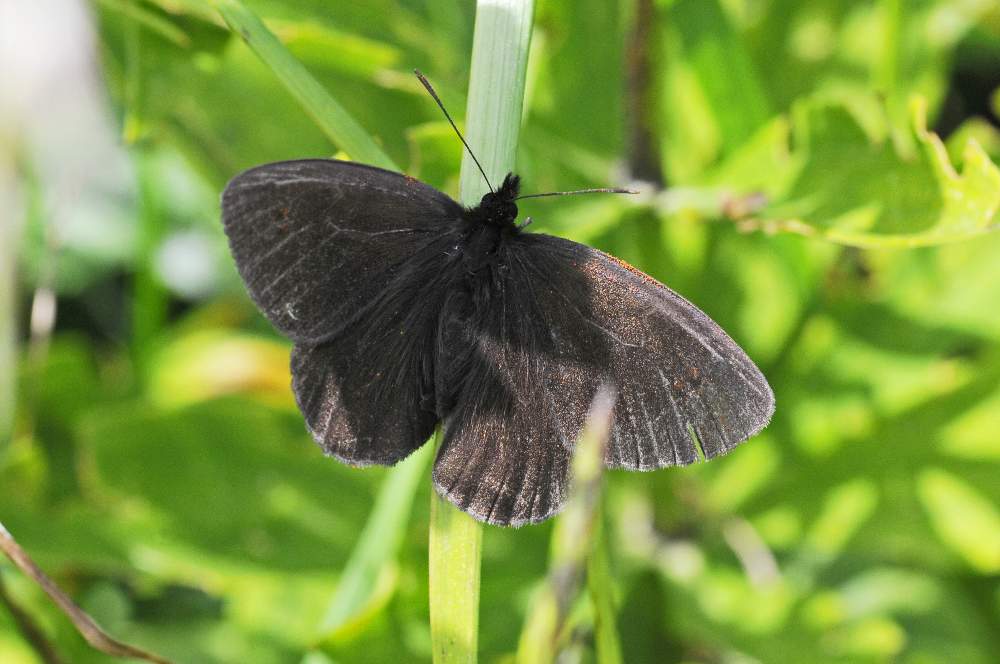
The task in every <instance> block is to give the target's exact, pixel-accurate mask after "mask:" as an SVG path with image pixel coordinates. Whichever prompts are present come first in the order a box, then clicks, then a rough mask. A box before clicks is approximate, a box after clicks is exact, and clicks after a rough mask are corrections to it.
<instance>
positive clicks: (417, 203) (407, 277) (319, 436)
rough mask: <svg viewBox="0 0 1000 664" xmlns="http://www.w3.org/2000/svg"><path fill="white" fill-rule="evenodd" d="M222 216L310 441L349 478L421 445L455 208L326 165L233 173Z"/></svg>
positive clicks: (361, 171) (441, 199) (431, 193)
mask: <svg viewBox="0 0 1000 664" xmlns="http://www.w3.org/2000/svg"><path fill="white" fill-rule="evenodd" d="M222 207H223V221H224V224H225V229H226V233H227V235H228V236H229V240H230V245H231V248H232V252H233V256H234V257H235V259H236V265H237V268H238V269H239V272H240V275H241V276H242V277H243V280H244V281H245V282H246V285H247V289H248V290H249V291H250V294H251V296H252V297H253V299H254V301H255V302H256V303H257V304H258V306H259V307H260V308H261V310H262V311H263V312H264V313H265V315H267V317H268V318H269V319H270V320H271V322H272V323H273V324H274V325H275V326H276V327H277V328H278V329H279V330H280V331H281V332H283V333H284V334H286V335H287V336H289V337H290V338H291V339H292V340H293V341H295V348H294V350H293V351H292V375H293V383H292V387H293V391H294V393H295V398H296V401H297V402H298V405H299V408H300V410H301V411H302V413H303V416H304V417H305V420H306V424H307V427H308V429H309V431H310V433H311V434H312V435H313V437H314V438H315V439H316V441H317V442H319V443H320V444H321V445H322V447H323V448H324V449H325V450H326V451H327V452H328V453H330V454H332V455H334V456H336V457H337V458H338V459H340V460H342V461H346V462H348V463H353V464H358V465H363V464H371V463H379V464H392V463H395V462H396V461H398V460H400V459H402V458H403V457H405V456H406V455H408V454H409V453H410V452H412V451H413V450H415V449H416V448H417V447H419V446H420V445H422V444H423V443H424V442H425V441H426V440H427V438H428V437H429V435H430V434H431V432H432V431H433V428H434V424H435V423H436V421H437V416H436V414H435V408H434V406H435V402H434V387H433V382H434V381H433V356H434V340H435V334H436V330H437V321H438V309H439V308H440V303H439V300H440V298H441V297H442V288H441V283H440V281H441V279H442V278H443V275H442V272H441V269H440V268H441V265H440V263H441V261H440V259H439V257H441V256H444V255H446V252H447V251H448V250H450V249H451V248H452V245H453V243H454V238H453V237H452V235H451V228H452V226H451V224H450V223H449V222H452V221H457V220H458V218H459V217H460V215H461V213H462V209H461V207H460V206H458V204H457V203H454V202H453V201H452V200H451V199H450V198H448V197H447V196H445V195H444V194H442V193H440V192H438V191H437V190H435V189H433V188H431V187H428V186H427V185H424V184H421V183H419V182H417V181H416V180H413V179H412V178H406V177H404V176H402V175H399V174H397V173H391V172H388V171H383V170H381V169H376V168H372V167H369V166H362V165H358V164H351V163H347V162H338V161H332V160H306V161H292V162H280V163H276V164H268V165H266V166H262V167H259V168H255V169H252V170H250V171H247V172H245V173H243V174H241V175H239V176H237V177H236V178H234V179H233V181H232V182H231V183H230V184H229V186H227V188H226V191H225V193H224V195H223V201H222Z"/></svg>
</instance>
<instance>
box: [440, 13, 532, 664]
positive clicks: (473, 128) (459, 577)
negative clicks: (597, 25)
mask: <svg viewBox="0 0 1000 664" xmlns="http://www.w3.org/2000/svg"><path fill="white" fill-rule="evenodd" d="M533 15H534V2H533V0H480V1H479V2H478V3H477V5H476V27H475V31H474V34H473V38H472V67H471V70H472V72H471V78H470V80H469V101H468V106H467V108H466V113H465V123H466V138H467V139H468V142H469V146H470V147H471V149H472V150H473V152H475V154H476V156H477V157H478V158H479V162H480V163H481V164H482V165H483V168H484V170H485V171H486V173H487V175H488V176H489V178H490V180H491V181H492V180H495V181H496V182H497V183H498V184H499V182H500V180H502V179H503V176H504V175H505V174H506V173H507V172H508V171H511V170H513V169H514V154H515V151H516V149H517V138H518V133H519V132H520V129H521V109H522V106H523V101H524V80H525V69H526V67H527V64H528V48H529V45H530V42H531V24H532V18H533ZM459 187H460V193H461V200H462V202H463V203H466V204H475V203H478V202H479V199H480V198H481V197H482V195H483V194H484V193H486V191H488V187H487V185H486V183H485V182H484V181H483V177H482V175H481V174H480V173H479V170H478V168H477V167H476V165H475V163H474V162H473V160H472V159H471V158H470V157H469V155H468V154H466V155H465V156H464V157H463V159H462V176H461V180H460V185H459ZM482 537H483V535H482V525H481V524H480V523H479V522H477V521H475V520H474V519H473V518H472V517H470V516H468V515H467V514H465V513H463V512H460V511H459V510H458V509H457V508H456V507H455V506H453V505H452V504H451V503H449V502H448V501H446V500H444V499H443V498H441V497H440V496H438V495H437V492H434V495H433V496H432V497H431V525H430V544H429V550H428V556H429V567H428V574H429V582H430V613H431V648H432V650H433V653H434V662H435V664H459V663H462V664H474V663H475V662H476V659H477V648H478V633H479V574H480V570H479V567H480V556H481V546H482Z"/></svg>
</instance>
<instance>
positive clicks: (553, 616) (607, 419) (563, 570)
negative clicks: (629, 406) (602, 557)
mask: <svg viewBox="0 0 1000 664" xmlns="http://www.w3.org/2000/svg"><path fill="white" fill-rule="evenodd" d="M613 405H614V397H613V395H611V394H610V393H609V392H608V391H606V390H602V391H601V392H599V393H598V395H597V397H595V399H594V404H593V405H592V406H591V409H590V416H589V417H588V419H587V425H586V427H585V428H584V431H583V433H582V434H581V435H580V440H579V441H578V442H577V444H576V450H575V451H574V453H573V465H572V472H573V475H572V479H571V483H570V493H569V498H568V499H567V501H566V509H565V510H564V511H563V514H562V515H561V516H560V517H559V520H558V522H557V523H556V529H555V532H553V534H552V539H553V547H552V562H551V563H550V565H549V578H548V580H547V581H546V583H545V585H544V586H543V588H542V589H541V591H540V593H539V595H538V596H537V597H536V598H535V601H534V604H533V606H532V608H531V611H530V612H529V614H528V618H527V620H526V621H525V624H524V630H523V631H522V632H521V642H520V643H519V644H518V649H517V661H518V664H550V663H551V662H554V661H555V660H556V656H557V655H558V654H559V651H560V647H561V643H562V640H563V639H562V637H563V636H564V632H565V631H566V630H565V626H566V618H567V616H568V615H569V610H570V607H571V606H572V603H573V601H574V600H575V599H576V596H577V593H578V591H579V586H580V580H581V579H582V577H583V575H584V571H585V568H586V566H587V561H588V559H589V558H590V557H591V556H592V555H593V553H592V551H593V549H594V541H595V540H596V534H597V529H598V521H599V510H600V500H601V491H602V488H603V479H604V450H605V447H606V446H607V443H608V433H609V432H610V428H611V409H612V407H613ZM599 562H600V561H599ZM591 571H594V563H593V562H592V563H591ZM598 571H600V570H598ZM602 574H603V576H602V578H601V579H599V580H598V581H600V582H606V581H607V573H606V570H604V571H603V572H602ZM596 591H597V595H598V596H599V597H600V599H601V603H600V605H598V606H595V608H596V609H597V610H599V611H602V613H601V614H600V615H599V616H598V620H599V621H600V622H602V623H603V624H599V625H598V628H599V630H600V631H599V633H598V639H599V642H598V652H599V654H605V656H606V658H605V659H600V660H599V661H600V662H602V664H603V662H616V661H619V660H620V655H619V660H615V659H614V658H613V657H614V654H615V652H616V650H615V648H616V646H617V637H615V638H614V639H613V641H612V640H610V638H611V637H609V634H608V630H609V629H611V630H613V629H614V622H613V620H614V618H613V616H610V615H609V614H610V609H609V607H608V606H607V604H608V602H607V593H605V592H604V588H596ZM591 592H592V593H594V592H595V588H594V587H593V586H592V587H591ZM605 609H607V610H605Z"/></svg>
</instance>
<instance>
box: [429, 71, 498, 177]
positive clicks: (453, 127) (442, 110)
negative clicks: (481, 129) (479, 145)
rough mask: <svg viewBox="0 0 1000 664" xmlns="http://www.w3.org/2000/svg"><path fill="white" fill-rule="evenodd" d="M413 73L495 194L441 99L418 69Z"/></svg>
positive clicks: (484, 172)
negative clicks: (446, 119)
mask: <svg viewBox="0 0 1000 664" xmlns="http://www.w3.org/2000/svg"><path fill="white" fill-rule="evenodd" d="M413 73H414V74H416V75H417V78H418V79H420V82H421V83H423V84H424V87H425V88H427V92H429V93H431V97H434V101H435V102H437V105H438V108H440V109H441V112H442V113H444V117H446V118H448V122H450V123H451V128H452V129H454V130H455V133H456V134H458V140H460V141H462V145H464V146H465V149H466V150H468V151H469V156H470V157H472V161H474V162H476V168H478V169H479V172H480V173H482V174H483V179H484V180H486V186H487V187H489V188H490V191H491V192H493V193H494V194H495V193H496V190H495V189H494V188H493V185H492V184H490V179H489V178H488V177H486V171H484V170H483V167H482V165H481V164H480V163H479V160H478V159H476V155H475V153H473V152H472V148H470V147H469V144H468V143H466V142H465V137H464V136H462V132H460V131H459V130H458V127H456V126H455V121H454V120H452V119H451V116H450V115H448V109H446V108H445V107H444V104H442V103H441V98H440V97H438V95H437V92H435V91H434V86H432V85H431V82H430V81H428V80H427V77H426V76H424V75H423V74H421V73H420V70H419V69H414V70H413Z"/></svg>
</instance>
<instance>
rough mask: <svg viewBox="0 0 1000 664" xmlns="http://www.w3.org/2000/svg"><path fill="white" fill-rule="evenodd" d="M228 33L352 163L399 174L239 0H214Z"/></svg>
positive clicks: (359, 126) (377, 147) (343, 111)
mask: <svg viewBox="0 0 1000 664" xmlns="http://www.w3.org/2000/svg"><path fill="white" fill-rule="evenodd" d="M213 5H214V6H215V8H216V9H218V10H219V13H220V14H222V17H223V18H224V19H225V21H226V23H227V24H228V25H229V27H230V29H231V30H232V31H233V32H235V33H236V34H238V35H240V36H241V37H242V38H243V40H244V41H245V42H246V43H247V44H248V45H249V46H250V48H252V49H253V51H254V52H255V53H256V54H257V55H258V56H259V57H260V59H261V60H263V61H264V62H265V63H266V64H267V65H268V66H269V67H270V68H271V69H272V71H274V73H275V75H276V76H277V77H278V80H280V81H281V83H282V84H284V86H285V87H286V88H288V91H289V92H291V93H292V95H293V96H294V97H295V98H296V99H297V100H298V101H299V103H300V104H302V106H303V107H304V108H305V110H306V112H307V113H309V115H310V116H312V118H313V120H315V122H316V124H318V125H319V126H320V128H322V129H323V131H324V132H325V133H326V135H327V136H329V137H330V140H332V141H333V142H334V144H336V145H337V146H338V147H339V148H340V149H342V150H343V151H344V152H346V153H347V154H348V155H350V157H351V158H352V159H355V160H357V161H361V162H364V163H366V164H372V165H374V166H381V167H382V168H387V169H390V170H394V171H398V170H399V167H397V166H396V165H395V164H394V163H393V161H392V159H390V158H389V156H388V155H387V154H385V152H383V151H382V149H381V148H380V147H379V146H378V145H377V144H376V143H375V141H374V140H373V139H372V137H371V136H369V135H368V133H367V132H365V130H364V129H363V128H362V127H361V125H360V124H358V122H357V121H356V120H355V119H354V118H353V117H351V116H350V114H348V112H347V111H346V110H344V108H343V107H342V106H341V105H340V104H339V103H338V102H337V101H336V100H335V99H334V98H333V97H332V96H331V95H330V93H329V92H327V91H326V90H325V89H324V88H323V86H321V85H320V84H319V83H318V82H317V81H316V79H314V78H313V77H312V76H311V75H310V74H309V72H308V71H306V68H305V67H303V66H302V63H300V62H299V61H298V60H296V59H295V58H294V57H293V56H292V54H291V53H289V52H288V49H286V48H285V46H284V45H283V44H282V43H281V42H280V41H279V40H278V38H277V37H275V36H274V33H272V32H271V31H270V30H268V29H267V26H265V25H264V23H263V22H262V21H261V20H260V18H258V17H257V15H256V14H254V13H253V12H251V11H250V10H249V9H247V7H246V6H245V5H244V4H243V3H242V2H239V0H213Z"/></svg>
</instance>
